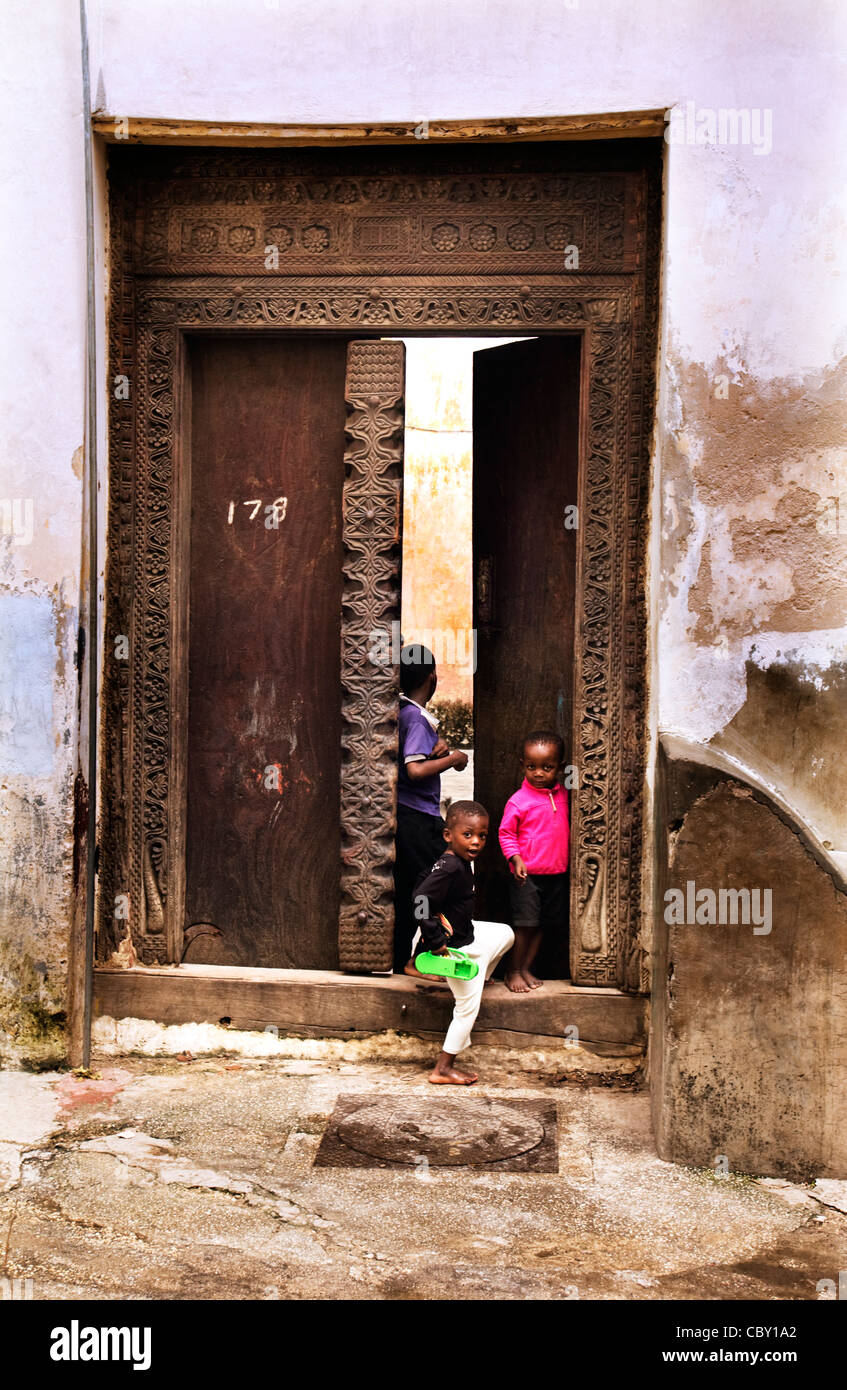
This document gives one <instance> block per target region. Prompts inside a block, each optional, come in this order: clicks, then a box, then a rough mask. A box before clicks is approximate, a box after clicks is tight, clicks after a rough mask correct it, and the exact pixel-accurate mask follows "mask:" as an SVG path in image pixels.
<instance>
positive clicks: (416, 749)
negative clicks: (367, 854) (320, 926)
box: [394, 643, 468, 972]
mask: <svg viewBox="0 0 847 1390" xmlns="http://www.w3.org/2000/svg"><path fill="white" fill-rule="evenodd" d="M437 685H438V673H437V671H436V668H435V657H434V656H433V654H432V652H431V651H430V650H429V649H428V648H427V647H422V646H420V645H419V644H415V643H411V644H409V645H408V646H406V647H403V649H402V651H401V652H400V690H401V692H402V693H401V695H400V740H399V741H400V768H399V773H398V779H397V838H396V841H395V853H394V969H395V970H396V971H398V972H401V971H402V970H403V969H404V968H405V965H406V962H407V961H408V959H409V956H410V954H411V949H412V937H413V936H414V934H415V929H416V926H417V923H416V922H415V920H414V917H413V913H412V896H413V893H414V887H415V883H416V881H417V879H418V877H419V876H420V874H421V873H422V872H423V871H424V870H425V869H429V868H430V866H431V865H432V864H433V862H434V861H435V860H436V859H437V858H438V856H439V855H440V854H441V853H442V852H443V850H444V821H443V820H442V819H441V774H442V772H446V771H447V768H448V767H455V768H457V769H458V771H460V772H461V771H462V770H463V769H464V768H465V767H467V764H468V755H467V753H462V752H461V751H459V750H456V752H451V750H450V749H449V748H448V747H447V744H446V743H445V742H444V739H443V738H439V737H438V720H437V719H436V718H435V716H434V715H433V714H430V713H429V710H428V709H427V708H426V705H427V703H428V701H430V700H431V699H432V697H433V695H434V694H435V690H436V686H437Z"/></svg>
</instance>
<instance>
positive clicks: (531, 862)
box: [500, 778, 570, 874]
mask: <svg viewBox="0 0 847 1390" xmlns="http://www.w3.org/2000/svg"><path fill="white" fill-rule="evenodd" d="M569 847H570V827H569V825H568V794H567V792H566V791H565V789H564V787H562V786H560V785H559V783H558V782H557V783H556V785H555V787H553V789H552V791H539V790H538V788H537V787H531V786H530V785H529V782H527V780H526V778H524V781H523V785H522V786H521V787H520V788H519V789H518V791H516V792H515V794H514V796H510V797H509V800H508V801H507V802H506V809H505V811H504V812H503V819H502V820H501V822H500V848H501V849H502V851H503V853H504V854H505V856H506V858H507V859H511V857H512V855H513V854H519V855H520V857H521V859H522V860H523V862H524V863H525V864H526V867H527V869H528V871H529V872H530V873H531V874H563V873H564V872H565V870H566V869H567V867H568V850H569Z"/></svg>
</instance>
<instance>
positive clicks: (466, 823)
mask: <svg viewBox="0 0 847 1390" xmlns="http://www.w3.org/2000/svg"><path fill="white" fill-rule="evenodd" d="M487 838H488V812H487V811H486V809H485V807H484V806H480V804H479V802H478V801H454V802H453V804H452V806H450V808H449V810H448V811H447V824H446V826H445V828H444V839H445V840H446V842H447V848H446V850H445V851H444V853H443V854H442V855H441V857H440V858H439V859H436V861H435V863H434V864H433V866H432V868H431V869H429V870H428V871H427V872H425V873H423V874H422V875H421V876H420V878H419V879H418V882H417V884H416V886H415V915H416V916H417V917H418V920H419V921H420V930H419V934H418V936H417V937H416V938H415V942H414V945H413V951H414V955H413V958H412V960H410V961H409V963H408V965H407V966H406V973H407V974H409V975H416V976H418V977H420V976H421V972H420V971H419V970H418V968H417V966H416V965H415V957H416V956H419V955H420V953H421V951H432V952H434V953H435V954H436V955H447V954H448V952H449V948H450V947H454V948H455V949H458V950H461V951H464V952H465V954H466V955H468V956H470V958H471V960H475V961H476V963H477V965H478V966H479V973H478V974H477V975H476V976H475V977H474V979H472V980H457V979H454V978H452V977H448V978H447V984H448V985H449V987H450V990H451V992H452V994H453V998H454V999H455V1001H456V1002H455V1005H454V1008H453V1019H452V1022H451V1024H450V1027H449V1028H448V1030H447V1036H446V1038H445V1039H444V1048H443V1050H442V1052H441V1055H440V1057H439V1058H438V1061H437V1062H436V1064H435V1067H434V1069H433V1071H432V1073H431V1074H430V1077H429V1079H430V1081H431V1082H432V1083H433V1084H434V1085H442V1086H443V1085H448V1086H470V1085H472V1084H473V1082H474V1081H476V1080H477V1077H476V1074H475V1073H474V1072H464V1071H459V1070H458V1068H457V1067H456V1066H455V1061H456V1055H457V1053H459V1052H461V1051H462V1050H463V1049H464V1048H466V1047H467V1046H468V1044H469V1042H470V1037H471V1029H472V1028H473V1026H474V1023H475V1022H476V1016H477V1014H478V1013H479V1006H480V1004H481V1002H482V990H483V986H484V985H485V982H486V980H487V979H489V978H490V976H491V974H492V972H493V971H494V968H495V966H496V965H497V963H498V961H499V960H501V959H502V957H503V956H504V955H505V954H506V952H507V951H508V950H509V949H510V947H511V946H512V944H513V942H514V939H515V937H514V933H513V931H512V929H511V927H509V926H507V925H506V923H505V922H477V921H475V920H474V916H473V912H474V883H473V870H472V869H471V865H472V863H473V861H474V860H475V859H476V857H477V855H478V854H479V853H480V850H481V849H482V848H483V846H484V844H485V841H486V839H487ZM423 978H426V977H423Z"/></svg>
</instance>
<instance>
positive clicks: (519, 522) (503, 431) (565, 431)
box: [473, 337, 580, 977]
mask: <svg viewBox="0 0 847 1390" xmlns="http://www.w3.org/2000/svg"><path fill="white" fill-rule="evenodd" d="M579 372H580V340H579V338H576V337H556V338H552V337H551V338H534V339H531V340H527V341H524V342H517V343H509V344H506V345H504V346H501V347H492V348H487V349H485V350H484V351H482V352H477V353H475V354H474V388H473V441H474V443H473V448H474V459H473V549H474V625H475V627H476V629H477V643H478V649H477V669H476V673H475V676H474V784H475V796H476V797H477V799H478V800H479V801H481V802H482V803H483V805H484V806H486V807H487V809H488V811H489V814H490V816H491V830H490V835H489V843H488V845H487V847H486V850H485V852H484V854H483V855H482V856H481V857H480V859H479V860H478V862H477V866H476V870H475V872H476V875H477V885H478V886H477V893H478V900H479V903H480V911H481V914H482V916H483V917H485V918H486V919H489V920H494V921H508V920H509V897H508V876H509V870H508V866H507V865H506V863H505V860H504V859H503V856H502V853H501V851H500V846H499V842H498V839H497V830H498V828H499V824H500V817H501V815H502V812H503V807H504V806H505V803H506V801H507V800H508V798H509V796H511V794H512V792H513V791H515V790H516V789H517V787H518V786H519V785H520V781H521V779H522V773H521V772H520V769H519V766H518V757H519V753H520V746H521V742H522V740H523V738H524V736H525V735H526V734H527V733H529V732H530V731H531V730H533V729H552V730H555V731H556V732H558V733H560V734H561V735H562V737H563V739H564V742H565V762H566V763H570V762H572V760H573V747H572V728H571V724H572V709H573V646H574V602H575V585H576V536H577V531H576V526H577V524H578V516H577V514H576V512H575V510H574V509H575V507H576V505H577V498H578V490H577V485H578V457H579V450H578V428H579ZM569 509H570V510H569ZM545 957H546V960H545V964H546V968H547V970H548V973H550V974H552V975H556V976H559V977H565V976H567V974H568V965H567V961H568V944H567V941H563V942H561V943H556V945H555V950H554V951H553V953H552V955H550V953H549V951H545Z"/></svg>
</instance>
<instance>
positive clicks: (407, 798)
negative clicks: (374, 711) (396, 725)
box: [397, 700, 441, 816]
mask: <svg viewBox="0 0 847 1390" xmlns="http://www.w3.org/2000/svg"><path fill="white" fill-rule="evenodd" d="M437 742H438V734H437V733H436V732H435V729H433V727H432V725H431V724H430V722H429V720H428V719H427V717H426V715H425V714H424V712H423V710H422V709H421V707H420V705H416V704H415V702H414V700H401V701H400V776H399V779H398V783H397V801H398V803H399V805H400V806H408V807H409V808H410V809H411V810H412V811H424V812H426V814H427V815H428V816H440V815H441V778H440V777H439V775H438V773H437V772H436V773H434V774H433V776H432V777H424V778H423V780H422V781H420V782H412V781H410V779H409V774H408V773H407V771H406V759H407V758H430V757H431V756H432V750H433V748H434V747H435V745H436V743H437Z"/></svg>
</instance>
